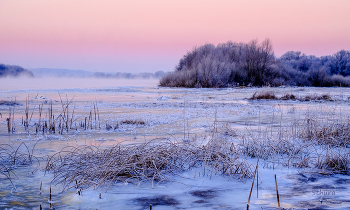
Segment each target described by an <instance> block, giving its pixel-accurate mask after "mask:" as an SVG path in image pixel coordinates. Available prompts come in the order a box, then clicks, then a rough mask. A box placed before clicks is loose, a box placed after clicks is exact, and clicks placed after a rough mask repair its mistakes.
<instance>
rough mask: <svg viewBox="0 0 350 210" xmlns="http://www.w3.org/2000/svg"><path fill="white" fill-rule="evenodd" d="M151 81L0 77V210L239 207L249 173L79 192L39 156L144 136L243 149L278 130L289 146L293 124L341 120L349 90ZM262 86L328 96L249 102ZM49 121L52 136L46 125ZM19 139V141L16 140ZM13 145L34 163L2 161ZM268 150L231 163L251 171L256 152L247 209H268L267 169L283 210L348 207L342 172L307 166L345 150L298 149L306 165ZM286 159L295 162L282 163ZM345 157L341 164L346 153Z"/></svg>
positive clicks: (200, 174)
mask: <svg viewBox="0 0 350 210" xmlns="http://www.w3.org/2000/svg"><path fill="white" fill-rule="evenodd" d="M157 83H158V81H157V80H116V79H113V80H112V79H111V80H109V79H77V78H71V79H64V78H58V79H52V78H51V79H45V78H41V79H21V80H17V79H9V78H7V79H1V80H0V84H1V85H0V101H6V102H9V103H3V104H2V105H0V113H1V115H0V143H1V145H2V146H1V150H0V152H1V155H2V156H1V158H2V159H1V161H2V162H1V163H2V168H0V169H1V170H2V171H1V172H2V173H0V186H1V190H0V208H4V209H6V208H7V209H39V206H40V205H42V207H43V208H44V209H48V208H49V205H50V203H51V205H52V208H55V209H149V208H150V207H149V206H150V204H152V207H153V209H245V208H246V206H247V201H248V197H249V193H250V189H251V186H252V177H250V178H249V177H246V178H241V179H237V178H235V177H231V176H226V175H221V174H220V173H219V172H218V171H215V170H214V169H212V168H210V167H206V165H205V164H202V165H199V166H197V167H193V168H191V169H189V170H184V171H183V172H182V173H180V174H176V175H174V179H173V180H171V181H169V180H168V181H164V182H153V181H149V180H138V181H134V182H129V181H128V182H126V181H125V182H123V181H119V182H114V183H111V184H110V185H109V186H104V187H91V188H90V189H82V194H81V192H79V193H78V192H77V189H74V188H72V189H69V190H67V191H64V192H62V183H60V184H57V183H54V182H51V181H52V179H53V178H54V174H53V173H52V172H50V171H48V172H46V173H45V170H44V169H45V167H46V163H47V158H48V157H50V156H52V155H54V154H55V153H57V152H58V151H60V150H61V149H63V148H66V147H67V146H68V147H79V146H88V147H90V146H96V147H98V148H100V149H101V150H102V149H106V148H110V147H112V146H113V145H116V144H120V145H131V144H143V143H145V142H148V141H151V140H154V141H159V142H164V141H171V142H173V143H175V144H196V145H197V146H198V145H206V144H207V143H208V142H210V141H212V140H213V139H215V138H225V141H229V142H231V143H232V145H241V146H242V145H243V146H242V148H245V147H244V145H248V144H247V141H248V142H254V141H257V142H259V143H261V141H264V140H266V141H267V140H269V141H270V140H271V139H272V140H271V141H274V138H275V136H277V135H279V138H280V139H283V142H285V141H287V140H288V141H293V142H292V143H291V145H293V143H295V144H302V145H304V143H305V142H302V143H299V140H300V139H299V137H300V136H299V134H300V133H299V132H301V127H302V126H303V125H299V124H298V123H299V122H301V121H303V122H304V120H305V119H311V120H315V121H320V122H322V123H327V122H333V121H339V122H340V121H342V122H346V121H347V120H348V119H349V118H348V116H349V97H350V91H349V89H348V88H304V87H298V88H293V87H280V88H224V89H186V88H160V87H158V86H157ZM264 91H265V92H271V91H272V92H273V93H274V94H276V96H278V97H281V96H283V95H286V94H293V95H295V96H296V97H297V98H303V97H304V98H305V97H306V96H315V95H320V96H321V95H323V94H327V95H329V96H330V97H331V100H316V101H315V100H311V101H299V100H248V98H250V97H251V96H252V95H253V94H254V93H255V92H264ZM26 113H28V114H27V115H28V116H26ZM51 113H52V114H51ZM9 118H10V119H11V120H10V121H11V123H10V125H9V120H8V119H9ZM27 121H28V123H27V126H26V122H27ZM53 122H55V124H54V126H55V130H54V132H53V130H50V129H49V128H50V125H53ZM310 125H311V124H310ZM9 126H10V127H11V129H10V130H11V131H10V132H8V130H9ZM216 133H217V134H218V135H217V136H216V137H215V138H214V134H216ZM281 136H282V137H281ZM286 139H287V140H286ZM260 140H261V141H260ZM294 140H295V141H296V142H294ZM242 142H243V144H242ZM244 142H245V143H244ZM300 142H301V141H300ZM22 143H24V144H25V145H22V146H20V145H21V144H22ZM261 144H262V145H263V143H261ZM19 146H20V148H19V150H18V151H19V152H22V153H23V154H27V153H30V154H32V155H33V157H34V156H35V157H36V158H37V160H35V161H34V163H33V164H28V163H26V164H24V165H23V164H19V163H18V164H12V165H11V164H10V163H9V162H10V161H12V159H10V160H8V159H6V158H8V157H16V156H15V155H14V156H11V155H10V156H9V155H8V154H7V153H6V152H8V151H12V152H13V151H16V148H18V147H19ZM253 146H254V145H253ZM236 147H239V146H236ZM277 147H278V148H280V147H281V146H280V145H278V146H276V148H275V149H274V150H273V151H276V157H275V152H273V157H272V156H271V155H270V156H269V157H268V158H263V156H261V157H260V156H259V154H258V155H255V157H254V155H249V153H246V152H244V151H243V150H242V149H240V153H239V154H240V157H239V158H240V160H241V161H243V162H246V164H247V165H248V166H249V167H250V168H251V171H253V172H254V170H255V167H256V163H257V157H260V158H261V159H260V160H259V167H258V185H256V184H257V181H256V180H255V184H254V188H253V193H252V196H251V199H250V208H249V209H276V207H277V206H278V203H277V198H276V185H275V179H274V174H276V176H277V182H278V191H279V197H280V206H281V207H283V208H285V209H349V208H350V199H349V198H350V191H349V188H348V186H349V183H350V177H349V176H348V175H344V173H343V174H339V173H332V172H329V171H325V170H321V169H320V168H317V169H316V168H315V166H316V165H317V157H318V159H320V157H323V156H321V155H323V154H324V153H325V152H324V151H326V150H327V152H328V149H329V150H332V152H335V151H338V150H341V154H345V155H348V154H349V152H348V151H347V148H346V147H341V148H340V147H336V148H335V147H332V148H330V147H327V148H326V147H325V146H324V145H310V144H307V145H306V146H305V145H304V146H303V150H305V152H304V153H300V156H299V154H298V155H297V158H303V160H310V162H309V163H308V164H305V167H302V166H300V162H301V161H300V160H298V161H299V162H298V161H297V160H295V159H296V158H295V157H292V158H291V156H288V157H287V158H286V155H288V154H282V153H281V152H279V151H277V150H278V149H277ZM306 147H307V149H304V148H306ZM311 147H312V148H313V149H311ZM9 148H13V149H12V150H11V149H9ZM33 148H34V149H33ZM241 150H242V151H241ZM271 154H272V153H271ZM309 157H310V158H309ZM288 158H290V159H291V162H292V161H295V162H294V163H297V164H294V165H293V164H289V160H288V161H287V159H288ZM344 160H349V159H348V156H346V157H345V159H344ZM286 162H288V164H287V163H286ZM346 164H347V165H349V162H347V163H346ZM9 165H11V168H8V166H9ZM9 177H10V178H11V179H9ZM11 182H12V183H11ZM50 185H51V187H52V199H51V201H50V200H49V191H50V190H49V189H50Z"/></svg>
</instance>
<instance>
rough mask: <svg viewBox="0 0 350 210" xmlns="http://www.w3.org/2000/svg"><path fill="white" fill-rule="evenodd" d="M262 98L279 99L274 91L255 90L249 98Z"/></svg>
mask: <svg viewBox="0 0 350 210" xmlns="http://www.w3.org/2000/svg"><path fill="white" fill-rule="evenodd" d="M261 99H277V97H276V95H275V93H274V92H272V91H266V92H260V93H258V92H255V93H254V94H253V96H252V97H250V98H249V100H261Z"/></svg>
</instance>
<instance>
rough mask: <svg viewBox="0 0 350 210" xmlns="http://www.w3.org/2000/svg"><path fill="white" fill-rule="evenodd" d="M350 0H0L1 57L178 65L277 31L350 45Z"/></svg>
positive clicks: (319, 47) (302, 42)
mask: <svg viewBox="0 0 350 210" xmlns="http://www.w3.org/2000/svg"><path fill="white" fill-rule="evenodd" d="M349 9H350V1H349V0H336V1H334V0H290V1H287V0H128V1H119V0H0V63H5V64H17V65H21V66H23V67H25V68H38V67H48V68H50V67H51V68H68V69H84V70H90V71H128V72H144V71H153V72H154V71H157V70H163V71H171V70H173V68H174V66H175V65H176V64H177V61H178V60H179V59H180V58H181V56H182V55H183V54H185V53H186V52H187V51H189V50H191V49H192V48H193V47H194V46H196V45H197V46H199V45H202V44H205V43H213V44H218V43H223V42H227V41H229V40H232V41H234V42H248V41H250V40H252V39H255V38H257V39H259V40H263V39H265V38H270V39H271V40H272V42H273V45H274V50H275V53H276V55H278V56H279V55H282V54H283V53H285V52H286V51H289V50H295V51H302V52H304V53H306V54H313V55H317V56H320V55H327V54H333V53H335V52H336V51H338V50H341V49H346V50H350V24H349V20H350V12H349Z"/></svg>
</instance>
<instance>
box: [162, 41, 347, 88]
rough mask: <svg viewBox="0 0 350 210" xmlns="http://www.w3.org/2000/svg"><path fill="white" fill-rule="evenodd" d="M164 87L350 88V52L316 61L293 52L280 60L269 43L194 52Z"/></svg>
mask: <svg viewBox="0 0 350 210" xmlns="http://www.w3.org/2000/svg"><path fill="white" fill-rule="evenodd" d="M159 85H160V86H162V87H188V88H213V87H214V88H220V87H236V86H281V85H290V86H316V87H319V86H322V87H333V86H343V87H349V86H350V51H345V50H341V51H339V52H337V53H335V54H334V55H331V56H322V57H316V56H313V55H305V54H303V53H301V52H299V51H297V52H295V51H289V52H286V53H285V54H284V55H282V56H281V57H280V58H277V57H276V56H275V55H274V51H273V49H272V43H271V41H270V40H269V39H266V40H264V41H263V42H261V43H258V41H257V40H253V41H251V42H249V43H233V42H227V43H223V44H218V45H217V46H215V45H213V44H206V45H203V46H200V47H196V48H194V49H193V50H192V51H190V52H188V53H187V54H186V55H184V57H183V58H181V59H180V61H179V63H178V65H177V66H176V68H175V71H174V72H171V73H168V74H165V75H164V76H163V77H162V78H161V79H160V82H159Z"/></svg>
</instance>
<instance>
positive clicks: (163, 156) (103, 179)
mask: <svg viewBox="0 0 350 210" xmlns="http://www.w3.org/2000/svg"><path fill="white" fill-rule="evenodd" d="M220 144H221V142H216V141H214V140H212V141H210V142H209V143H208V144H206V145H202V146H198V145H197V146H196V145H191V144H185V143H173V142H170V141H169V140H166V141H159V140H152V141H149V142H146V143H143V144H138V145H121V144H118V145H115V146H113V147H111V148H108V149H99V148H97V147H93V146H80V147H66V148H64V149H63V150H61V151H60V152H58V153H56V154H55V155H53V156H51V157H49V158H48V161H47V166H46V171H52V172H53V173H54V179H53V183H56V184H62V185H63V191H66V190H68V189H70V188H74V187H77V185H79V186H80V187H81V188H84V189H86V188H89V187H92V186H94V187H105V186H107V187H108V186H109V185H110V184H113V183H115V182H119V181H122V182H133V181H137V182H140V181H144V180H148V181H150V182H151V183H152V184H153V183H154V182H161V181H174V180H175V176H177V175H179V173H180V172H183V171H185V170H190V169H191V168H193V167H199V166H203V167H204V168H206V169H204V170H207V171H208V170H211V174H213V173H215V174H217V173H219V174H223V175H228V176H234V177H236V178H240V179H242V178H247V177H251V176H252V174H253V172H252V170H251V166H250V164H248V163H247V161H245V160H241V159H239V158H238V156H237V155H236V154H235V153H234V152H232V151H231V150H230V149H229V148H227V147H224V146H222V145H220ZM204 173H205V172H204Z"/></svg>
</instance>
